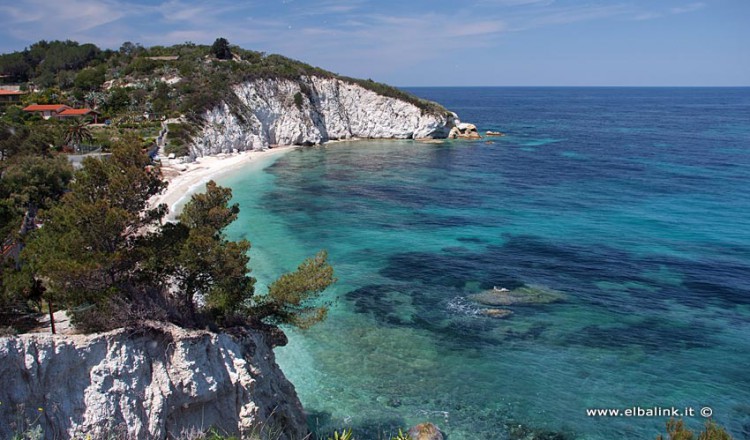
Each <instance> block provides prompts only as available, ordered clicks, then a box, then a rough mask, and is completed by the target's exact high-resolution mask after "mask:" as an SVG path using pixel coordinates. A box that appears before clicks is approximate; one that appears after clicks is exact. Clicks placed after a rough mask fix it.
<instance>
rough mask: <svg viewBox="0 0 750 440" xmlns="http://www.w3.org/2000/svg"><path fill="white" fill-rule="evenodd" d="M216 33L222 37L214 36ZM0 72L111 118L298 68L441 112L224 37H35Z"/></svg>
mask: <svg viewBox="0 0 750 440" xmlns="http://www.w3.org/2000/svg"><path fill="white" fill-rule="evenodd" d="M220 40H223V43H225V44H218V43H221V41H220ZM217 44H218V45H217ZM0 75H1V76H2V78H3V79H4V81H5V82H13V83H21V84H23V86H24V88H26V89H28V90H37V92H35V93H31V94H29V95H27V96H26V97H25V100H24V101H25V102H26V103H31V102H34V103H39V104H44V103H58V102H60V103H63V104H68V105H71V106H87V107H90V108H94V109H97V110H99V111H101V112H103V113H105V114H106V115H107V116H109V117H111V118H117V117H123V116H127V115H128V114H133V115H136V114H143V113H144V112H149V113H151V114H158V115H162V116H167V117H175V116H178V115H186V116H188V117H189V118H191V119H197V118H196V117H197V116H200V115H201V114H202V113H203V112H204V111H205V110H207V109H209V108H212V107H214V106H215V105H217V104H218V103H219V102H221V101H222V100H229V101H232V99H233V98H232V94H231V86H232V85H234V84H239V83H242V82H246V81H251V80H254V79H259V78H284V79H289V80H297V79H299V78H300V77H305V76H319V77H324V78H339V79H341V80H344V81H347V82H351V83H356V84H358V85H360V86H362V87H364V88H366V89H369V90H372V91H374V92H376V93H379V94H381V95H384V96H389V97H393V98H398V99H401V100H404V101H407V102H410V103H412V104H414V105H416V106H418V107H419V108H420V109H422V110H423V111H438V112H445V109H444V108H442V107H441V106H440V105H438V104H436V103H433V102H430V101H425V100H422V99H419V98H417V97H415V96H413V95H410V94H408V93H406V92H404V91H401V90H399V89H397V88H395V87H391V86H388V85H386V84H381V83H377V82H374V81H372V80H361V79H354V78H348V77H343V76H339V75H337V74H334V73H332V72H329V71H326V70H323V69H320V68H318V67H314V66H311V65H309V64H305V63H302V62H300V61H295V60H292V59H290V58H286V57H284V56H281V55H267V54H265V53H262V52H256V51H252V50H246V49H242V48H239V47H237V46H230V45H229V44H228V42H226V40H224V39H217V42H216V43H214V46H207V45H197V44H192V43H184V44H178V45H174V46H170V47H164V46H154V47H150V48H145V47H143V46H141V45H139V44H133V43H130V42H126V43H124V44H123V45H122V46H121V47H120V48H119V50H110V49H105V50H102V49H100V48H98V47H97V46H95V45H93V44H79V43H77V42H74V41H50V42H48V41H39V42H37V43H34V44H32V45H31V46H29V47H28V48H26V49H24V50H23V51H20V52H14V53H10V54H4V55H0Z"/></svg>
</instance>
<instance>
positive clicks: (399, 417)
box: [221, 88, 750, 440]
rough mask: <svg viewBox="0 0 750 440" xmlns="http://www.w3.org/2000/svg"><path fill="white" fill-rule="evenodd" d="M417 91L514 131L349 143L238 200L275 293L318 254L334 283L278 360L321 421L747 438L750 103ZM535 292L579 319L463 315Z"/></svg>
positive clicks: (317, 423)
mask: <svg viewBox="0 0 750 440" xmlns="http://www.w3.org/2000/svg"><path fill="white" fill-rule="evenodd" d="M411 91H412V92H413V93H415V94H417V95H419V96H423V97H425V98H429V99H432V100H435V101H438V102H440V103H442V104H443V105H445V106H446V107H447V108H449V109H451V110H453V111H455V112H456V113H458V114H459V115H460V116H461V119H462V120H464V121H467V122H472V123H475V124H476V125H477V126H478V127H479V128H480V130H481V131H482V132H484V131H485V130H500V131H503V132H505V133H506V134H507V136H505V137H502V138H488V139H483V140H481V141H446V142H444V143H442V144H425V143H418V142H411V141H380V142H376V141H373V142H369V141H368V142H356V143H339V144H332V145H329V146H326V147H320V148H309V149H304V150H301V151H295V152H291V153H289V154H286V155H284V156H282V157H281V158H279V159H278V160H276V161H275V162H273V163H269V164H268V167H267V168H265V169H264V170H256V171H253V172H239V173H236V174H234V175H231V176H227V177H225V178H224V179H223V181H222V182H221V183H222V184H225V185H229V186H231V187H232V188H233V190H234V195H235V201H237V202H239V203H240V206H241V209H242V212H241V214H240V218H239V220H238V221H237V222H236V223H235V224H233V225H232V226H231V230H230V235H231V236H232V237H235V238H238V237H247V238H249V239H250V240H251V241H252V243H253V249H252V251H251V256H252V261H251V266H252V267H253V269H254V275H255V276H256V277H258V279H259V284H258V287H259V290H260V291H262V290H263V288H264V286H265V284H267V283H268V282H270V281H272V280H273V279H274V278H275V277H277V276H278V275H279V274H280V273H282V272H283V271H288V270H292V269H294V267H296V265H297V264H298V263H299V262H300V261H301V260H302V259H303V258H304V257H306V256H310V255H312V254H314V253H315V252H316V251H317V250H318V249H320V248H325V249H327V250H328V251H329V254H330V260H331V262H332V264H333V265H334V267H335V269H336V273H337V276H338V278H339V282H338V283H337V284H336V286H335V287H333V288H331V289H329V291H327V292H326V294H325V296H326V299H327V300H328V301H331V303H332V310H331V313H330V316H329V318H328V320H327V321H326V322H325V323H322V324H320V325H318V326H316V327H314V328H313V329H311V330H309V331H306V332H300V331H294V330H290V331H289V332H288V333H289V335H290V344H289V345H288V346H287V347H284V348H282V349H278V350H277V356H278V361H279V363H280V365H281V366H282V368H283V370H284V371H285V372H286V373H287V375H288V376H289V378H290V379H291V380H292V382H293V383H294V384H295V385H296V387H297V390H298V392H299V394H300V397H301V400H302V402H303V405H304V406H305V408H306V410H307V411H308V412H309V414H310V420H311V426H312V427H313V428H314V429H316V430H317V432H319V433H325V432H329V431H330V430H331V429H333V428H334V427H343V426H351V427H353V428H354V429H355V431H357V432H359V433H360V436H359V438H360V439H367V438H379V437H378V433H379V432H382V431H389V430H392V429H393V427H396V426H408V425H411V424H414V423H417V422H420V421H424V420H431V421H434V422H435V423H437V424H438V425H439V426H440V427H441V428H442V429H443V431H444V432H445V433H446V434H448V438H449V439H450V440H462V439H466V440H468V439H503V438H510V434H511V431H513V430H514V429H516V431H517V427H518V425H522V426H523V427H524V429H531V430H539V431H544V430H547V431H554V432H562V433H565V434H566V435H568V436H569V437H570V438H579V439H615V438H627V439H630V438H633V439H636V438H644V439H646V438H649V439H652V438H655V436H656V435H657V434H658V433H659V432H663V427H664V423H665V421H666V418H664V417H654V418H645V417H644V418H626V417H620V418H617V417H613V418H605V417H587V416H586V411H585V410H586V409H587V408H629V407H633V406H643V407H652V406H662V407H671V406H675V407H681V408H682V407H691V408H694V409H695V411H696V412H697V411H698V410H699V409H700V408H702V407H706V406H708V407H711V408H712V409H713V414H714V417H715V420H717V421H718V422H719V423H721V424H723V425H725V426H727V427H728V428H729V429H730V430H731V432H732V434H733V435H734V436H735V438H738V439H748V438H750V369H749V368H748V366H750V191H749V190H750V89H747V88H744V89H728V88H727V89H700V88H695V89H693V88H686V89H681V88H679V89H669V88H419V89H412V90H411ZM487 141H489V142H490V143H486V142H487ZM523 285H537V286H544V287H545V288H549V289H554V290H557V291H559V292H562V293H563V294H564V295H565V300H564V301H562V302H559V303H554V304H547V305H541V306H511V307H508V308H509V309H511V310H512V311H513V312H514V314H513V315H511V316H510V317H509V318H506V319H494V318H489V317H485V316H483V315H480V314H478V311H479V310H480V309H481V306H479V305H477V304H476V303H474V302H472V301H471V300H470V299H468V296H469V295H471V294H474V293H478V292H481V291H483V290H485V289H491V288H492V286H504V287H507V288H511V289H512V288H515V287H519V286H523ZM685 420H686V422H687V423H688V424H689V425H690V426H692V427H699V426H700V425H701V424H702V423H703V419H702V418H701V417H700V416H698V415H697V414H696V417H686V418H685ZM514 427H515V428H514Z"/></svg>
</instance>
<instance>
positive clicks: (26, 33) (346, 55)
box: [0, 0, 750, 86]
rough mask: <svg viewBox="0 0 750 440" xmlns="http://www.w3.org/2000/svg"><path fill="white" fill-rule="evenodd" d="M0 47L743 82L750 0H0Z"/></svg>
mask: <svg viewBox="0 0 750 440" xmlns="http://www.w3.org/2000/svg"><path fill="white" fill-rule="evenodd" d="M0 17H2V26H0V52H3V53H5V52H12V51H15V50H22V49H23V48H24V47H27V46H28V45H30V44H31V43H34V42H36V41H38V40H41V39H46V40H55V39H60V40H65V39H72V40H75V41H78V42H81V43H84V42H86V43H88V42H91V43H95V44H97V45H99V46H100V47H103V48H112V49H117V48H119V47H120V45H121V44H122V43H123V42H125V41H130V42H133V43H141V44H142V45H144V46H153V45H169V44H175V43H183V42H186V41H191V42H193V43H198V44H211V43H213V41H214V40H215V39H216V38H217V37H224V38H227V39H228V40H229V42H230V43H231V44H236V45H238V46H241V47H243V48H246V49H252V50H257V51H262V52H267V53H280V54H282V55H286V56H288V57H291V58H296V59H299V60H302V61H305V62H307V63H310V64H313V65H316V66H319V67H323V68H325V69H328V70H331V71H334V72H336V73H340V74H342V75H348V76H354V77H361V78H372V79H374V80H376V81H382V82H387V83H390V84H394V85H398V86H750V0H700V1H694V0H598V1H597V0H460V1H457V0H452V1H445V0H429V1H422V0H248V1H242V0H231V1H230V0H218V1H201V0H166V1H161V0H154V1H147V0H54V1H50V0H22V1H11V0H0Z"/></svg>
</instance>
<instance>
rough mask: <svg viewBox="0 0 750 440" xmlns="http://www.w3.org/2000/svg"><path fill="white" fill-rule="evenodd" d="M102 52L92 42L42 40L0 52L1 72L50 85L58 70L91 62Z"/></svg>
mask: <svg viewBox="0 0 750 440" xmlns="http://www.w3.org/2000/svg"><path fill="white" fill-rule="evenodd" d="M101 54H102V52H101V50H100V49H99V48H98V47H96V46H95V45H93V44H78V43H76V42H74V41H50V42H47V41H44V40H42V41H39V42H37V43H34V44H32V45H31V46H30V47H29V48H27V49H25V50H23V51H21V52H14V53H12V54H6V55H0V73H3V74H6V75H10V76H11V79H12V80H13V81H18V82H25V81H29V80H34V81H35V82H36V83H38V85H41V86H43V87H49V86H52V85H54V84H55V83H56V76H57V74H58V73H59V72H62V71H65V70H69V71H76V70H80V69H83V68H84V67H86V66H89V65H93V64H94V62H95V61H97V60H100V57H101Z"/></svg>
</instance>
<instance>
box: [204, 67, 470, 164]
mask: <svg viewBox="0 0 750 440" xmlns="http://www.w3.org/2000/svg"><path fill="white" fill-rule="evenodd" d="M234 93H235V95H236V97H237V98H238V101H239V104H233V105H232V106H230V105H229V104H227V103H224V104H222V105H220V106H218V107H216V108H214V109H213V110H210V111H208V112H207V113H206V114H205V115H204V120H205V124H204V126H203V127H202V130H201V131H200V132H199V133H198V134H197V135H196V136H195V137H194V139H193V144H192V145H191V155H192V156H193V157H196V156H207V155H213V154H218V153H230V152H232V150H235V149H236V150H238V151H244V150H259V149H265V148H268V147H270V146H272V145H314V144H320V143H323V142H327V141H330V140H341V139H351V138H373V139H422V138H445V137H447V136H448V133H449V132H450V130H451V128H452V127H453V125H454V119H455V114H453V113H450V112H439V111H423V110H422V109H420V108H418V107H417V106H415V105H414V104H411V103H408V102H406V101H402V100H399V99H396V98H391V97H386V96H382V95H379V94H377V93H375V92H373V91H371V90H368V89H365V88H364V87H361V86H359V85H357V84H354V83H348V82H345V81H342V80H340V79H335V78H321V77H315V76H311V77H303V78H300V79H299V80H294V81H292V80H287V79H259V80H255V81H252V82H248V83H244V84H241V85H237V86H235V87H234Z"/></svg>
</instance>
